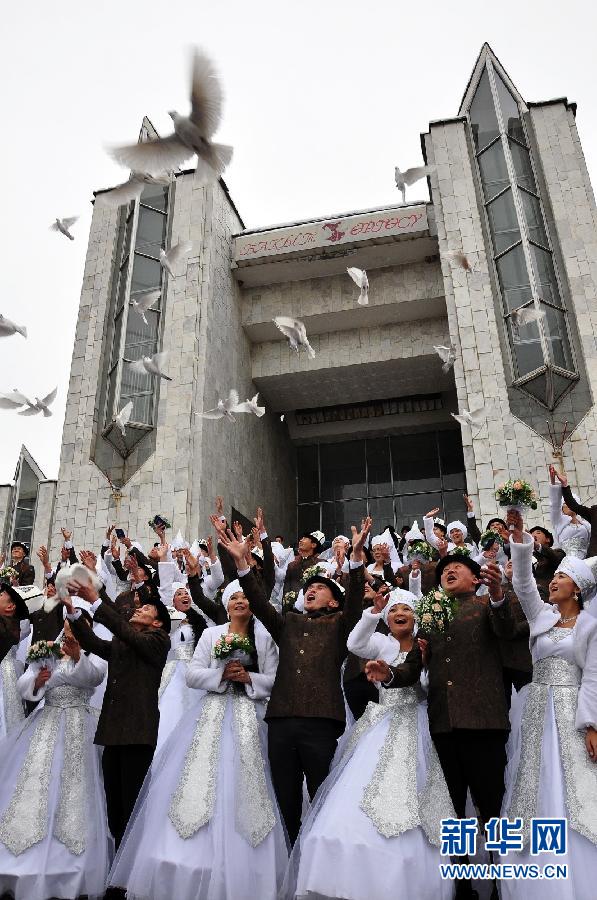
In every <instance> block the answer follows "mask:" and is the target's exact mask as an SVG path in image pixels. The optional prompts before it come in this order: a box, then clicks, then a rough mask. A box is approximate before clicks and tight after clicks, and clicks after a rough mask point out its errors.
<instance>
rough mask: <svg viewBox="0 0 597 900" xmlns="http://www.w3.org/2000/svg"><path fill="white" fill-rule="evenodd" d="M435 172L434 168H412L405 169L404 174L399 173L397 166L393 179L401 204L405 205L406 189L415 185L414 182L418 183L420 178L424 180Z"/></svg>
mask: <svg viewBox="0 0 597 900" xmlns="http://www.w3.org/2000/svg"><path fill="white" fill-rule="evenodd" d="M434 171H435V166H414V168H412V169H407V170H406V171H405V172H401V171H400V169H399V168H398V166H395V168H394V178H395V179H396V187H397V188H398V190H399V191H400V192H401V194H402V202H403V203H406V188H407V187H410V185H411V184H415V182H417V181H420V180H421V178H425V177H426V176H427V175H431V173H432V172H434Z"/></svg>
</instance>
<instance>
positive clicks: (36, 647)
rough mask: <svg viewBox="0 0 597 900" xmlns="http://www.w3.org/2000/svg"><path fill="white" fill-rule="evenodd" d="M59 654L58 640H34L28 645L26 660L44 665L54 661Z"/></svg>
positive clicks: (58, 657)
mask: <svg viewBox="0 0 597 900" xmlns="http://www.w3.org/2000/svg"><path fill="white" fill-rule="evenodd" d="M61 656H62V653H61V652H60V643H59V641H36V642H35V644H31V646H30V647H29V651H28V653H27V662H28V663H34V662H40V663H42V664H43V665H46V664H47V663H48V662H56V660H58V659H60V657H61Z"/></svg>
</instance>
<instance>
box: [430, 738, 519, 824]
mask: <svg viewBox="0 0 597 900" xmlns="http://www.w3.org/2000/svg"><path fill="white" fill-rule="evenodd" d="M507 737H508V732H507V731H502V730H501V729H478V730H476V729H473V728H456V729H454V730H453V731H449V732H446V733H442V734H433V735H432V738H433V743H434V744H435V749H436V750H437V755H438V756H439V761H440V763H441V766H442V769H443V770H444V777H445V779H446V784H447V785H448V790H449V792H450V797H451V798H452V803H453V804H454V809H455V811H456V816H457V817H458V818H459V819H463V818H464V817H465V808H466V792H467V789H468V790H470V792H471V797H472V798H473V802H474V804H475V805H476V807H477V808H478V810H479V813H480V814H481V819H482V820H483V822H487V821H488V820H489V819H491V817H492V816H499V815H500V809H501V806H502V798H503V796H504V770H505V768H506V739H507Z"/></svg>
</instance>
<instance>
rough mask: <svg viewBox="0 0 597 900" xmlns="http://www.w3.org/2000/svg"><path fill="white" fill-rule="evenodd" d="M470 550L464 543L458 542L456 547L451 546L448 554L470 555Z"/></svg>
mask: <svg viewBox="0 0 597 900" xmlns="http://www.w3.org/2000/svg"><path fill="white" fill-rule="evenodd" d="M470 555H471V550H470V547H467V546H466V544H460V546H458V547H452V549H451V550H450V552H449V554H448V556H470Z"/></svg>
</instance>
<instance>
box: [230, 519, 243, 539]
mask: <svg viewBox="0 0 597 900" xmlns="http://www.w3.org/2000/svg"><path fill="white" fill-rule="evenodd" d="M232 530H233V532H234V534H235V536H236V538H237V539H238V540H239V541H240V540H242V536H243V526H242V525H241V524H240V522H233V523H232Z"/></svg>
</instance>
